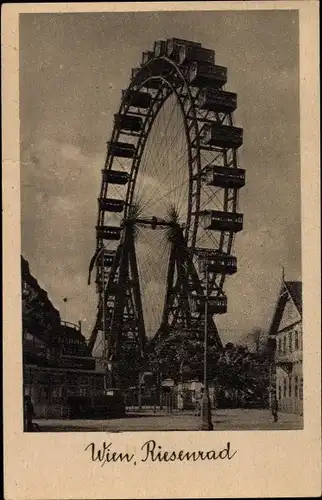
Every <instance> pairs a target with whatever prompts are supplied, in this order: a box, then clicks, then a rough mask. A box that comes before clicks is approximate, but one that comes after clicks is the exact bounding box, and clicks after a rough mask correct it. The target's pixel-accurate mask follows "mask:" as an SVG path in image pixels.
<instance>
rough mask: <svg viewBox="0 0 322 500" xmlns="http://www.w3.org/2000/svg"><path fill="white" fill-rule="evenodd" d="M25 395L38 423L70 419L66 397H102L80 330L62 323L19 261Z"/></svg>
mask: <svg viewBox="0 0 322 500" xmlns="http://www.w3.org/2000/svg"><path fill="white" fill-rule="evenodd" d="M21 288H22V345H23V392H24V395H29V396H30V397H31V400H32V403H33V407H34V412H35V415H36V417H37V418H42V417H44V418H65V417H66V418H68V416H69V404H68V398H69V397H70V396H85V397H92V396H97V395H101V394H103V393H104V376H105V375H104V373H102V371H99V370H97V369H96V368H97V367H96V360H95V359H94V358H92V356H91V353H90V350H89V348H88V346H87V343H86V339H85V337H84V336H83V335H82V332H81V326H80V325H75V324H72V323H67V322H63V321H61V318H60V314H59V311H58V310H57V309H56V308H55V307H54V306H53V304H52V302H51V301H50V300H49V298H48V295H47V292H46V291H45V290H43V289H42V288H41V287H40V285H39V284H38V282H37V280H36V279H35V278H34V277H33V276H32V275H31V273H30V269H29V264H28V262H27V261H26V260H25V259H24V258H23V257H21Z"/></svg>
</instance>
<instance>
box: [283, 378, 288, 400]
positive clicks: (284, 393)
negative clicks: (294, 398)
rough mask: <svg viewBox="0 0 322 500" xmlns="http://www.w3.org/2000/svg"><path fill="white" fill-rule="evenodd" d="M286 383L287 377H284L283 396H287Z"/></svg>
mask: <svg viewBox="0 0 322 500" xmlns="http://www.w3.org/2000/svg"><path fill="white" fill-rule="evenodd" d="M286 384H287V380H286V378H285V379H284V387H283V397H284V398H286V389H287V388H286Z"/></svg>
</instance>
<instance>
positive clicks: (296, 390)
mask: <svg viewBox="0 0 322 500" xmlns="http://www.w3.org/2000/svg"><path fill="white" fill-rule="evenodd" d="M298 388H299V378H298V376H295V382H294V396H295V397H296V398H298Z"/></svg>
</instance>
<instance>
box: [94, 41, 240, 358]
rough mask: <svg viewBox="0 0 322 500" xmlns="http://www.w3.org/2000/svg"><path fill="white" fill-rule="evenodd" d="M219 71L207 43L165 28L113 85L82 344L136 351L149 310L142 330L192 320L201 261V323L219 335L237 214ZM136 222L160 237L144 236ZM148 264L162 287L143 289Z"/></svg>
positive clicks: (236, 142)
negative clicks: (93, 298) (117, 96)
mask: <svg viewBox="0 0 322 500" xmlns="http://www.w3.org/2000/svg"><path fill="white" fill-rule="evenodd" d="M226 82H227V68H225V67H222V66H218V65H216V64H215V54H214V51H212V50H209V49H206V48H203V47H202V46H201V44H199V43H195V42H190V41H185V40H180V39H170V40H167V41H157V42H155V44H154V49H153V51H148V52H144V53H143V57H142V62H141V64H140V66H139V67H137V68H134V69H132V75H131V81H130V84H129V87H128V88H127V89H126V90H125V91H123V92H122V99H121V104H120V108H119V111H118V113H117V114H115V115H114V127H113V132H112V136H111V139H110V141H109V142H108V152H107V158H106V162H105V166H104V169H103V170H102V184H101V191H100V195H99V199H98V205H99V209H98V220H97V226H96V235H97V247H96V253H95V255H94V257H93V259H92V262H91V266H90V267H91V269H90V270H92V269H93V267H94V265H95V263H96V269H97V270H96V284H97V291H98V296H99V301H98V312H97V321H96V324H95V327H94V329H93V332H92V336H91V338H90V341H89V344H90V347H91V348H92V349H93V348H94V345H95V342H96V340H97V336H98V333H99V332H101V333H103V342H104V346H105V347H104V349H105V350H104V355H105V356H106V358H107V359H109V360H110V361H111V362H113V360H115V361H119V360H120V357H121V351H122V352H123V351H124V349H125V350H126V349H127V348H128V351H127V353H128V355H129V356H130V357H131V356H135V353H136V354H137V355H139V356H141V357H142V358H143V357H144V351H145V346H146V343H147V332H146V329H147V323H149V322H150V326H149V328H148V329H149V335H148V337H150V338H151V337H153V342H157V341H158V339H159V340H160V338H162V336H164V335H167V334H168V333H169V331H170V330H171V329H174V330H187V329H188V330H195V331H196V332H198V331H200V332H202V331H203V321H204V312H203V311H204V306H203V304H204V300H205V293H204V290H205V283H204V278H205V267H204V266H205V265H207V269H208V273H209V281H208V283H209V288H208V290H207V295H208V304H209V307H208V310H209V315H210V316H209V320H210V332H212V337H213V342H214V343H215V344H217V345H218V347H220V345H221V342H220V338H219V335H218V332H217V329H216V326H215V324H214V322H213V319H212V318H213V315H214V314H222V313H225V312H226V309H227V298H226V295H225V293H224V291H223V285H224V281H225V277H226V275H230V274H233V273H234V272H236V270H237V264H236V257H234V256H233V255H232V247H233V241H234V236H235V233H236V232H238V231H240V230H241V229H242V226H243V215H242V214H240V213H238V192H239V189H240V188H241V187H243V186H244V184H245V171H244V170H243V169H241V168H239V167H238V160H237V149H238V148H239V147H240V146H241V145H242V141H243V131H242V129H240V128H237V127H235V126H234V124H233V112H234V111H235V109H236V107H237V96H236V94H234V93H232V92H227V91H226V90H225V84H226ZM148 233H150V234H151V233H154V234H159V235H160V234H162V239H160V237H159V236H158V238H159V239H157V237H154V238H155V239H154V244H152V243H151V241H152V240H151V236H149V238H150V240H149V241H147V234H148ZM140 245H141V247H140ZM162 248H163V251H162V253H161V249H162ZM151 249H152V250H151ZM158 252H159V253H158ZM205 255H206V256H207V260H205ZM153 259H154V260H153ZM144 272H146V276H145V275H144ZM148 275H149V276H148ZM156 275H158V279H159V281H160V282H161V281H163V289H162V293H160V289H159V292H158V293H156V294H155V296H151V294H149V297H148V298H149V301H148V300H147V297H145V296H144V294H145V293H146V292H145V290H147V289H148V286H147V285H150V284H151V283H152V284H154V285H155V286H156V283H157V276H156ZM147 276H148V277H147ZM157 296H158V297H159V298H158V301H159V303H160V306H159V313H158V315H157V318H155V321H154V324H153V327H152V326H151V315H152V314H153V307H154V305H153V304H155V303H156V297H157ZM160 297H161V298H160ZM161 302H162V304H161ZM152 323H153V321H152ZM130 353H132V354H130Z"/></svg>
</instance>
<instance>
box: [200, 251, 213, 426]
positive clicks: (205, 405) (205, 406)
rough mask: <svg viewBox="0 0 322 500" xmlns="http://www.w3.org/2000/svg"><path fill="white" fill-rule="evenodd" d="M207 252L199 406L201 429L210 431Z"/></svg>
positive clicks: (205, 258) (205, 257)
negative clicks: (201, 383) (202, 379)
mask: <svg viewBox="0 0 322 500" xmlns="http://www.w3.org/2000/svg"><path fill="white" fill-rule="evenodd" d="M207 257H208V256H207V254H205V256H204V268H205V273H206V287H205V334H204V359H203V378H204V383H203V384H204V389H203V395H202V406H201V419H202V423H201V430H202V431H212V430H213V428H214V426H213V423H212V419H211V401H210V397H209V386H208V288H209V286H208V280H209V275H208V258H207Z"/></svg>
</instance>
